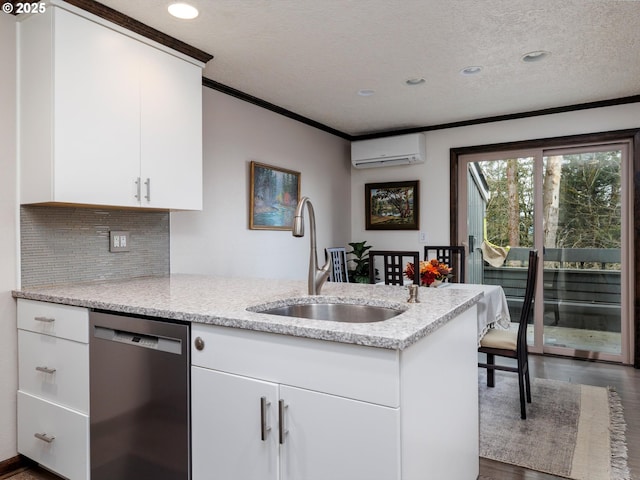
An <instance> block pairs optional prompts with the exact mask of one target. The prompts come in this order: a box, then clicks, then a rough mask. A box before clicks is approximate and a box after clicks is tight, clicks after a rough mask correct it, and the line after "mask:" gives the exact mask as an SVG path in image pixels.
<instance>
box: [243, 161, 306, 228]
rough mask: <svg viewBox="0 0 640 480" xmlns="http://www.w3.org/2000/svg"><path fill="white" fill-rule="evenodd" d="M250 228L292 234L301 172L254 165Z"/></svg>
mask: <svg viewBox="0 0 640 480" xmlns="http://www.w3.org/2000/svg"><path fill="white" fill-rule="evenodd" d="M250 195H251V197H250V198H249V228H250V229H252V230H291V229H292V228H293V214H294V213H295V210H296V206H297V204H298V200H299V198H300V172H294V171H292V170H286V169H284V168H280V167H273V166H271V165H265V164H263V163H258V162H251V188H250Z"/></svg>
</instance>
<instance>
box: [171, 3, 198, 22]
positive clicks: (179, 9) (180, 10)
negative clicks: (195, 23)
mask: <svg viewBox="0 0 640 480" xmlns="http://www.w3.org/2000/svg"><path fill="white" fill-rule="evenodd" d="M168 10H169V13H170V14H171V15H173V16H174V17H176V18H182V19H183V20H191V19H194V18H196V17H197V16H198V13H199V12H198V9H197V8H196V7H193V6H191V5H189V4H186V3H172V4H171V5H169V8H168Z"/></svg>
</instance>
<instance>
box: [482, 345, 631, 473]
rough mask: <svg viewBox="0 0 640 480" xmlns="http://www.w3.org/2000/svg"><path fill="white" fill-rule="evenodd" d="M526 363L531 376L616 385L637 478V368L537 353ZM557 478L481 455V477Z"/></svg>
mask: <svg viewBox="0 0 640 480" xmlns="http://www.w3.org/2000/svg"><path fill="white" fill-rule="evenodd" d="M529 363H530V367H531V375H532V376H533V377H537V378H548V379H552V380H562V381H564V382H572V383H582V384H585V385H595V386H598V387H608V386H610V387H614V388H615V390H616V391H617V392H618V394H619V395H620V398H621V399H622V406H623V408H624V418H625V420H626V422H627V447H628V456H629V468H630V469H631V478H632V479H633V480H640V370H636V369H634V368H632V367H623V366H620V365H612V364H606V363H595V362H587V361H583V360H571V359H566V358H554V357H542V356H537V355H530V356H529ZM498 375H510V374H509V373H496V378H497V379H498V378H499V377H498ZM511 375H512V374H511ZM534 401H535V399H534ZM559 478H561V477H556V476H553V475H547V474H544V473H539V472H533V471H531V470H526V469H524V468H520V467H515V466H512V465H506V464H504V463H499V462H494V461H491V460H486V459H482V458H481V459H480V480H552V479H559Z"/></svg>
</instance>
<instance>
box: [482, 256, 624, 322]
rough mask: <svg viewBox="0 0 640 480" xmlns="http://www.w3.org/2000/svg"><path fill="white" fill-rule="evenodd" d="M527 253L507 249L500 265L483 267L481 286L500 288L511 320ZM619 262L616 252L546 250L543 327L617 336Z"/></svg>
mask: <svg viewBox="0 0 640 480" xmlns="http://www.w3.org/2000/svg"><path fill="white" fill-rule="evenodd" d="M528 251H529V249H527V248H511V249H510V250H509V254H508V255H507V258H506V261H505V263H504V265H503V266H502V267H497V268H496V267H491V266H489V265H486V264H485V265H484V283H487V284H495V285H501V286H502V287H503V288H504V291H505V294H506V296H507V300H508V302H509V307H510V309H511V315H512V318H513V319H514V321H517V318H519V305H520V304H521V303H522V299H523V297H524V290H525V283H526V273H527V269H526V265H525V264H524V262H525V260H526V258H527V255H528ZM620 262H621V258H620V249H603V248H548V249H545V252H544V272H543V286H544V303H545V309H544V311H545V324H547V325H560V326H565V327H571V328H579V329H586V330H599V331H612V332H619V331H620V304H621V302H620V298H621V297H620V295H621V288H620Z"/></svg>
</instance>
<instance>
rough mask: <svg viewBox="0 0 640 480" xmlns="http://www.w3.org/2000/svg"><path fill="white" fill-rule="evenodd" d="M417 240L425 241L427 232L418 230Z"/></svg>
mask: <svg viewBox="0 0 640 480" xmlns="http://www.w3.org/2000/svg"><path fill="white" fill-rule="evenodd" d="M418 242H420V243H427V232H418Z"/></svg>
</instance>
